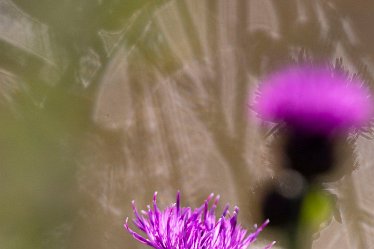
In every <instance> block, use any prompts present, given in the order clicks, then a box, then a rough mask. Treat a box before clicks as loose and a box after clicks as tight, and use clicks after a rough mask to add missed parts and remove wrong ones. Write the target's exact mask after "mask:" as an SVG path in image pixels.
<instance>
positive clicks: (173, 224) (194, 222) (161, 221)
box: [124, 192, 274, 249]
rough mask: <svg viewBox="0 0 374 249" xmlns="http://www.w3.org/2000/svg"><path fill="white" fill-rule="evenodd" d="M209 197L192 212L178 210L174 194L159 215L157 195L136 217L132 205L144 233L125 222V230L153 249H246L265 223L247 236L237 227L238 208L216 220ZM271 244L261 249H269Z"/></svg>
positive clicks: (215, 202) (215, 201) (245, 232)
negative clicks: (174, 201)
mask: <svg viewBox="0 0 374 249" xmlns="http://www.w3.org/2000/svg"><path fill="white" fill-rule="evenodd" d="M213 197H214V195H213V194H211V195H209V197H208V198H207V199H206V200H205V202H204V204H203V205H201V206H200V207H199V208H196V209H195V210H192V209H191V208H189V207H181V206H180V194H179V192H178V194H177V200H176V203H175V204H172V205H170V206H168V207H167V208H166V209H164V210H163V211H161V210H160V209H159V208H158V206H157V192H156V193H155V194H154V197H153V208H151V207H149V206H148V211H142V212H141V213H142V215H140V214H139V212H138V210H137V208H136V206H135V203H134V202H133V211H134V215H135V219H134V220H133V222H134V224H135V226H136V227H137V228H138V229H139V230H140V231H142V232H143V233H144V235H140V234H139V233H137V232H135V231H134V230H132V229H131V228H130V227H129V225H128V219H126V223H125V225H124V226H125V229H126V230H127V231H128V232H129V233H130V234H131V235H132V236H133V237H134V238H135V239H136V240H138V241H139V242H141V243H143V244H145V245H148V246H151V247H153V248H155V249H201V248H204V249H246V248H248V247H249V246H250V244H252V243H253V242H254V241H255V239H256V238H257V236H258V234H259V233H260V232H261V231H262V230H263V228H264V227H265V226H266V225H267V224H268V223H269V221H268V220H267V221H265V223H264V224H262V225H261V226H260V227H258V228H257V229H256V231H255V232H253V233H250V234H248V233H247V230H245V229H243V228H242V227H241V226H240V225H238V224H237V216H238V213H239V208H238V207H235V208H234V212H233V214H230V213H229V211H228V205H227V206H226V208H225V209H224V211H223V214H222V215H221V217H219V218H218V220H217V218H216V215H215V209H216V207H217V204H218V201H219V196H217V197H216V198H215V199H214V202H213V205H212V207H211V208H210V209H209V202H210V201H211V200H212V199H213ZM273 244H274V242H273V243H272V244H270V245H268V246H267V247H266V248H265V249H268V248H270V247H271V246H272V245H273Z"/></svg>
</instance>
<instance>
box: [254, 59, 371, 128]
mask: <svg viewBox="0 0 374 249" xmlns="http://www.w3.org/2000/svg"><path fill="white" fill-rule="evenodd" d="M262 83H263V84H262V85H261V86H260V89H259V96H258V97H257V101H256V103H255V106H254V109H255V111H256V112H257V113H258V115H259V116H260V117H261V118H262V119H264V120H266V121H272V122H282V121H283V122H285V123H286V124H287V125H288V126H289V127H291V128H295V129H298V130H302V131H308V132H317V133H322V134H330V133H331V132H340V131H345V130H348V129H351V128H358V127H360V126H363V125H365V124H367V123H368V122H369V121H370V119H371V118H372V114H373V106H372V104H373V102H372V99H371V98H370V93H369V90H368V89H366V88H365V87H363V86H362V85H363V84H362V82H361V81H360V80H359V79H349V78H347V76H346V75H344V74H343V73H342V72H338V71H333V70H331V69H329V68H323V67H318V66H295V67H290V68H287V69H285V70H282V71H278V72H276V73H274V74H271V75H270V76H269V77H267V78H266V79H265V80H264V81H263V82H262Z"/></svg>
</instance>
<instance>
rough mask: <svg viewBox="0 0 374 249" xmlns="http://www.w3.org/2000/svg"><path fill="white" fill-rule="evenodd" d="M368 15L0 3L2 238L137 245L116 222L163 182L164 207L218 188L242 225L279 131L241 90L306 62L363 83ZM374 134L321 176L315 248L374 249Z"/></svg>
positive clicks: (269, 169)
mask: <svg viewBox="0 0 374 249" xmlns="http://www.w3.org/2000/svg"><path fill="white" fill-rule="evenodd" d="M373 11H374V2H373V3H372V2H370V1H364V0H356V1H351V0H339V1H338V0H315V1H303V0H289V1H279V0H74V1H73V0H60V1H51V0H39V1H30V0H13V1H11V0H0V247H1V248H4V249H33V248H35V249H39V248H48V249H63V248H64V249H65V248H69V249H70V248H80V249H85V248H87V249H88V248H95V249H107V248H108V249H117V248H118V249H119V248H133V249H135V248H137V249H141V248H145V247H144V246H141V245H139V244H138V243H136V242H135V241H133V239H132V238H131V236H129V235H128V234H127V233H126V232H125V231H124V229H123V223H124V219H125V217H126V216H130V217H131V216H132V211H131V205H130V202H131V200H133V199H135V200H136V202H137V205H138V206H139V207H141V208H145V205H146V204H148V203H150V201H151V197H152V195H153V192H154V191H156V190H157V191H158V192H159V202H160V204H161V206H165V205H166V204H168V203H170V202H173V201H174V198H175V194H176V191H177V190H181V193H182V204H183V205H190V206H193V207H196V206H198V205H200V203H201V202H202V200H204V199H205V198H206V197H207V196H208V194H209V193H211V192H214V193H219V194H220V195H221V200H222V202H223V203H225V202H230V203H231V204H232V205H238V206H239V207H240V208H241V212H240V215H239V220H240V222H241V223H242V224H243V226H245V227H247V228H249V229H250V230H251V229H252V228H253V224H254V223H255V222H259V221H260V218H259V216H258V208H259V207H258V206H259V205H258V198H259V197H258V192H259V191H257V190H258V189H260V188H261V186H262V185H263V184H264V182H266V181H267V180H268V179H271V178H276V177H277V174H276V172H277V171H276V169H275V168H274V165H273V164H272V157H273V155H272V150H270V149H269V148H270V147H271V146H269V144H271V143H272V140H273V139H274V132H273V131H272V129H271V128H272V127H269V128H268V129H267V128H260V126H261V123H260V121H259V120H258V119H257V118H256V117H255V114H254V113H253V112H251V111H250V109H249V108H248V107H247V100H248V96H249V95H250V94H251V93H254V92H255V90H256V86H257V85H258V83H259V79H260V78H261V77H262V76H263V75H266V74H267V73H268V72H270V71H272V70H274V69H275V68H278V67H280V66H283V65H287V64H289V63H295V62H298V61H305V60H308V61H325V62H326V61H327V62H328V63H330V64H331V65H332V66H334V67H339V68H343V69H344V70H346V71H347V72H349V73H350V74H359V75H360V77H362V78H364V79H365V81H366V83H367V84H368V85H369V86H370V85H372V83H373V79H374V78H373V77H374V45H373V44H374V31H373V29H372V23H374V16H373V15H372V13H373ZM371 133H372V132H371V130H370V129H367V130H365V131H363V132H361V135H359V136H352V137H351V140H350V143H349V148H350V149H349V150H348V151H345V153H342V155H341V158H342V163H343V164H344V163H345V164H349V165H351V166H349V167H351V168H352V171H349V172H348V173H347V174H346V175H345V176H344V177H343V178H342V179H340V180H339V181H334V182H331V183H328V184H325V185H324V186H325V188H326V189H328V190H329V191H330V193H331V195H332V196H334V198H335V199H334V202H335V207H334V215H333V217H332V218H331V219H329V220H328V222H327V223H325V224H324V225H323V229H322V230H321V232H320V233H318V234H316V236H315V241H314V243H313V248H315V249H320V248H324V249H329V248H339V249H351V248H357V249H370V248H374V239H373V238H374V236H373V235H374V224H373V223H374V220H373V216H374V212H373V211H372V210H373V207H374V194H373V193H374V192H373V191H374V186H373V182H372V178H373V177H374V168H373V167H374V165H373V160H372V152H373V149H374V142H373V140H372V139H371V136H372V134H371ZM347 155H348V156H347ZM270 240H271V237H266V236H264V237H261V239H260V240H259V241H258V242H259V243H257V246H261V244H263V243H267V242H268V241H270Z"/></svg>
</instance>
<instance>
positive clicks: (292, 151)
mask: <svg viewBox="0 0 374 249" xmlns="http://www.w3.org/2000/svg"><path fill="white" fill-rule="evenodd" d="M284 154H285V160H286V161H285V166H286V167H287V168H290V169H293V170H295V171H297V172H299V173H300V174H301V175H303V176H304V177H305V178H306V179H308V180H311V179H313V178H315V177H317V176H320V175H321V174H326V173H329V172H331V170H333V168H334V163H335V159H334V141H333V140H332V138H331V137H330V136H327V135H321V134H310V133H309V134H308V133H303V132H292V133H289V134H288V135H287V138H286V144H285V148H284Z"/></svg>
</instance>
